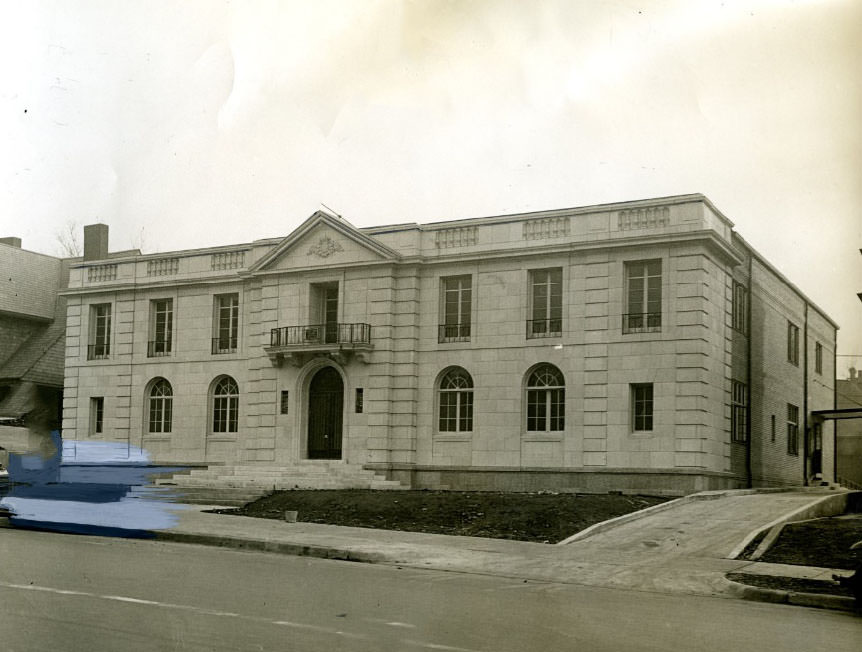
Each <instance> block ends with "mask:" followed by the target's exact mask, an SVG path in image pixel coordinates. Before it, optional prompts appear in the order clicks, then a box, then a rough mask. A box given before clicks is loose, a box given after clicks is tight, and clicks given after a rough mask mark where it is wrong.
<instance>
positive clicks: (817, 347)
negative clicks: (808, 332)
mask: <svg viewBox="0 0 862 652" xmlns="http://www.w3.org/2000/svg"><path fill="white" fill-rule="evenodd" d="M814 372H815V373H818V374H822V373H823V345H822V344H820V342H815V343H814Z"/></svg>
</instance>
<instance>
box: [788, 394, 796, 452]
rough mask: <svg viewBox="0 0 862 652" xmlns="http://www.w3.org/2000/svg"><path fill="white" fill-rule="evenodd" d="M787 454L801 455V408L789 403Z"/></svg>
mask: <svg viewBox="0 0 862 652" xmlns="http://www.w3.org/2000/svg"><path fill="white" fill-rule="evenodd" d="M787 454H788V455H799V408H798V407H797V406H795V405H791V404H790V403H788V404H787Z"/></svg>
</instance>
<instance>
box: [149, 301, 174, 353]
mask: <svg viewBox="0 0 862 652" xmlns="http://www.w3.org/2000/svg"><path fill="white" fill-rule="evenodd" d="M173 331H174V300H173V299H156V300H155V301H151V302H150V339H149V341H148V342H147V357H150V358H154V357H159V356H165V355H170V354H171V342H172V340H173Z"/></svg>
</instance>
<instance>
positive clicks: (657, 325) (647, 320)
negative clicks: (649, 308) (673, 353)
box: [623, 312, 661, 334]
mask: <svg viewBox="0 0 862 652" xmlns="http://www.w3.org/2000/svg"><path fill="white" fill-rule="evenodd" d="M660 332H661V313H660V312H630V313H628V314H626V315H623V334H626V333H660Z"/></svg>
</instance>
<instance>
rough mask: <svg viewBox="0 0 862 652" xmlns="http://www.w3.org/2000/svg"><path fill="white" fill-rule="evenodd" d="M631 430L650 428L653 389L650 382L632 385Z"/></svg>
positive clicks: (649, 429)
mask: <svg viewBox="0 0 862 652" xmlns="http://www.w3.org/2000/svg"><path fill="white" fill-rule="evenodd" d="M631 387H632V430H634V431H635V432H649V431H651V430H652V417H653V391H652V383H640V384H637V385H632V386H631Z"/></svg>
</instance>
